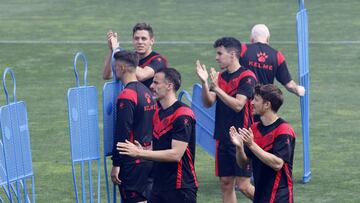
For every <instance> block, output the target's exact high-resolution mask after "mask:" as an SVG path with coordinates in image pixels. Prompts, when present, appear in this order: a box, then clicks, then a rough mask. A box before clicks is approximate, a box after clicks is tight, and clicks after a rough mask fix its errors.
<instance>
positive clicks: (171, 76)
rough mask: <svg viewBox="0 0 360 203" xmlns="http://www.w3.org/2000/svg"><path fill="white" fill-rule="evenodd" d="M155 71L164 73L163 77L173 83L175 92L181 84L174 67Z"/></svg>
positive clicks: (178, 74)
mask: <svg viewBox="0 0 360 203" xmlns="http://www.w3.org/2000/svg"><path fill="white" fill-rule="evenodd" d="M156 73H164V75H165V79H166V80H167V81H170V82H171V83H173V84H174V90H175V92H176V91H178V90H179V88H180V86H181V75H180V73H179V72H178V71H177V70H176V69H175V68H161V69H159V70H157V71H156Z"/></svg>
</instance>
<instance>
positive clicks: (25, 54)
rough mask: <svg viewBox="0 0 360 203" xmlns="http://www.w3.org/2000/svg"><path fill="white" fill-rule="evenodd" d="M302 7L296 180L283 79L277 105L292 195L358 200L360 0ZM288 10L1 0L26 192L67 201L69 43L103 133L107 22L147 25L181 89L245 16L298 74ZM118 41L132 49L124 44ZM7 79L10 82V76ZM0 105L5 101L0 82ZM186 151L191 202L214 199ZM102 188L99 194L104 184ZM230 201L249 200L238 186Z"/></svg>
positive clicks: (1, 62)
mask: <svg viewBox="0 0 360 203" xmlns="http://www.w3.org/2000/svg"><path fill="white" fill-rule="evenodd" d="M305 7H306V8H307V10H308V16H309V32H310V37H309V40H310V50H309V51H310V80H311V139H310V140H311V148H310V149H311V169H312V179H311V182H310V183H308V184H306V185H304V184H302V183H301V179H302V136H301V128H300V127H301V125H300V112H299V100H298V98H297V97H295V96H293V95H291V94H290V93H288V92H286V90H285V89H284V88H282V90H283V91H284V92H286V93H285V104H284V106H283V107H282V110H281V111H280V115H281V116H282V117H283V118H285V119H286V120H287V121H289V122H290V123H291V124H292V125H293V126H294V128H295V131H296V132H297V134H298V138H297V145H296V152H295V153H296V154H295V161H294V170H293V173H294V174H293V176H294V180H295V184H294V198H295V202H316V203H317V202H334V203H336V202H359V201H360V197H359V195H358V192H359V191H360V170H359V169H360V158H359V157H360V150H359V149H360V142H359V134H360V130H359V129H360V128H359V124H360V111H359V108H358V107H359V101H360V91H359V90H358V88H359V87H360V85H359V84H360V79H359V78H360V74H359V68H360V66H359V64H360V57H359V56H360V46H359V45H360V35H359V27H360V17H359V14H358V12H359V10H360V2H359V1H358V0H343V1H339V0H336V1H326V0H317V1H305ZM297 9H298V5H297V1H280V0H270V1H265V0H253V1H244V0H243V1H236V0H224V1H214V0H208V1H207V0H198V1H190V0H184V1H175V0H168V1H165V0H149V1H138V0H131V1H130V0H117V1H115V0H109V1H95V0H83V1H69V0H63V1H59V0H31V1H30V0H12V1H6V0H0V72H1V73H2V72H3V70H4V69H5V67H7V66H10V67H12V68H13V70H14V72H15V74H16V79H17V98H18V100H24V101H25V102H26V104H27V110H28V117H29V129H30V135H31V145H32V146H31V147H32V157H33V167H34V173H35V185H36V199H37V202H74V201H75V197H74V193H73V183H72V177H71V162H70V148H69V131H68V123H67V102H66V92H67V89H68V88H70V87H73V86H75V77H74V74H73V71H72V60H73V56H74V54H75V53H76V52H77V51H83V52H84V53H85V54H86V56H87V58H88V63H89V71H88V83H89V84H91V85H95V86H96V87H97V89H98V93H99V126H100V136H101V139H102V113H101V112H102V109H101V90H102V85H103V83H104V81H103V80H102V79H101V71H102V63H103V60H104V57H105V55H106V53H107V47H106V42H105V40H106V32H107V31H108V30H109V29H113V30H114V31H117V32H118V33H119V35H120V40H121V41H122V42H128V41H130V39H131V29H132V26H133V25H134V24H135V23H136V22H141V21H146V22H149V23H151V24H152V25H153V27H154V29H155V35H156V40H157V41H158V43H157V44H156V45H155V47H154V50H156V51H158V52H160V53H162V54H163V55H165V56H166V57H167V58H168V59H169V62H170V65H171V66H172V67H175V68H177V69H178V70H179V71H180V72H181V73H182V76H183V79H184V80H183V85H182V88H183V89H186V90H191V86H192V85H193V84H194V83H195V82H197V78H196V77H195V72H194V69H195V61H196V59H200V60H201V61H202V62H204V63H205V64H207V66H216V63H215V60H214V56H215V52H214V50H213V48H212V42H213V41H214V40H216V39H217V38H219V37H222V36H234V37H238V38H239V39H240V40H241V41H242V42H247V41H248V40H249V39H248V38H249V33H250V29H251V27H252V25H254V24H256V23H265V24H267V25H268V26H269V28H270V32H271V42H272V43H271V44H272V46H273V47H275V48H277V49H279V50H281V51H282V52H283V53H284V55H285V56H286V58H287V63H288V66H289V68H290V71H291V73H292V76H293V78H294V79H295V80H296V81H298V75H297V47H296V43H295V41H296V33H295V30H296V29H295V28H296V22H295V14H296V12H297ZM170 42H173V43H170ZM179 42H181V43H179ZM123 46H124V47H125V48H127V49H131V44H129V43H124V44H123ZM80 69H81V68H80ZM7 84H8V86H10V85H11V82H10V80H8V83H7ZM0 104H1V105H3V104H5V96H4V93H3V92H0ZM196 157H197V159H196V170H197V174H198V178H199V182H200V188H199V192H198V202H201V203H202V202H208V203H210V202H220V201H221V196H220V189H219V183H218V179H217V178H216V177H214V161H213V159H212V158H211V157H209V156H208V155H207V154H206V153H205V152H204V151H202V150H201V149H200V147H198V148H197V155H196ZM102 173H103V171H102ZM102 183H104V179H103V177H102ZM101 194H102V196H101V198H102V201H103V202H104V201H105V187H104V185H102V191H101ZM238 200H239V202H250V201H249V200H246V199H245V198H244V196H243V195H241V194H240V193H238Z"/></svg>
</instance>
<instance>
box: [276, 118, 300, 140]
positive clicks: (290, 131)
mask: <svg viewBox="0 0 360 203" xmlns="http://www.w3.org/2000/svg"><path fill="white" fill-rule="evenodd" d="M276 134H277V135H283V134H286V135H290V136H292V137H296V134H295V131H294V128H293V127H292V126H291V125H290V123H288V122H286V121H285V120H284V119H282V118H279V124H278V126H277V128H276Z"/></svg>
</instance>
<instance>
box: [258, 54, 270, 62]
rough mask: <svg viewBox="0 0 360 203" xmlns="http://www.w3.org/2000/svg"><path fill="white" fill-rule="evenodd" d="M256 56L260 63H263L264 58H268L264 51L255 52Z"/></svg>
mask: <svg viewBox="0 0 360 203" xmlns="http://www.w3.org/2000/svg"><path fill="white" fill-rule="evenodd" d="M256 56H257V57H258V61H259V62H260V63H264V62H265V61H266V59H267V58H268V55H266V53H265V52H259V53H257V54H256Z"/></svg>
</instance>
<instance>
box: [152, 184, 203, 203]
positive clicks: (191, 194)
mask: <svg viewBox="0 0 360 203" xmlns="http://www.w3.org/2000/svg"><path fill="white" fill-rule="evenodd" d="M196 193H197V189H196V188H182V189H176V190H169V191H152V192H151V195H150V199H149V201H148V203H169V202H171V203H196Z"/></svg>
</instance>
